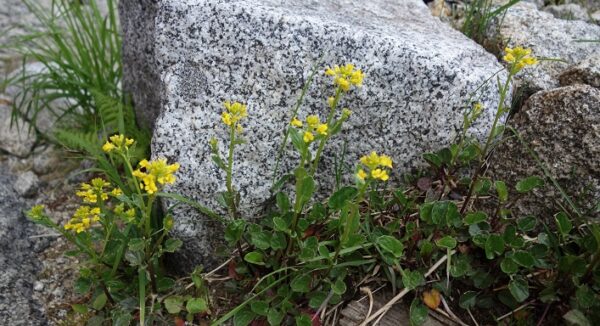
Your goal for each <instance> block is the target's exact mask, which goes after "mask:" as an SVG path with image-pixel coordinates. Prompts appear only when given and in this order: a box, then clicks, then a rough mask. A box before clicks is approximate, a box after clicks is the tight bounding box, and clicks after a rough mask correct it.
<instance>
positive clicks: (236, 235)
mask: <svg viewBox="0 0 600 326" xmlns="http://www.w3.org/2000/svg"><path fill="white" fill-rule="evenodd" d="M245 228H246V221H245V220H243V219H237V220H234V221H231V222H229V224H227V227H226V228H225V240H226V241H227V242H229V243H236V242H238V241H239V240H240V239H241V238H242V234H243V233H244V229H245Z"/></svg>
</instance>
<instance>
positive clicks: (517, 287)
mask: <svg viewBox="0 0 600 326" xmlns="http://www.w3.org/2000/svg"><path fill="white" fill-rule="evenodd" d="M508 290H509V291H510V294H512V296H513V297H514V298H515V300H517V301H518V302H523V301H525V299H527V298H528V297H529V286H528V284H527V281H526V280H525V279H523V278H520V277H519V278H514V279H513V280H511V281H510V283H508Z"/></svg>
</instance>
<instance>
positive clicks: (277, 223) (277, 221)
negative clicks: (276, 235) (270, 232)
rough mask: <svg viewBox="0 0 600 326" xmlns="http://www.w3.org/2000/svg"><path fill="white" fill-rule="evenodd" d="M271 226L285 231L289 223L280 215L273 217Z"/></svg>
mask: <svg viewBox="0 0 600 326" xmlns="http://www.w3.org/2000/svg"><path fill="white" fill-rule="evenodd" d="M273 226H274V228H275V230H276V231H281V232H285V231H288V230H289V227H290V226H289V224H288V223H287V221H286V220H284V219H283V218H282V217H280V216H275V217H273Z"/></svg>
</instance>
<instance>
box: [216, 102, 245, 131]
mask: <svg viewBox="0 0 600 326" xmlns="http://www.w3.org/2000/svg"><path fill="white" fill-rule="evenodd" d="M223 105H224V106H225V111H223V113H221V120H223V123H224V124H226V125H227V126H230V127H232V126H233V127H235V128H236V130H237V131H238V132H242V131H243V128H242V125H240V124H239V123H238V122H239V121H240V120H242V119H243V118H245V117H247V116H248V110H247V108H246V105H244V104H242V103H239V102H233V103H232V102H230V101H225V103H223Z"/></svg>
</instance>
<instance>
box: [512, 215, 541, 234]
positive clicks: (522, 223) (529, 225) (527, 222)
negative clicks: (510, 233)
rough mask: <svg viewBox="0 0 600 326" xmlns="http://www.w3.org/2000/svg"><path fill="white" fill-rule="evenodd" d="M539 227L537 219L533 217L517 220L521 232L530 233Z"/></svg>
mask: <svg viewBox="0 0 600 326" xmlns="http://www.w3.org/2000/svg"><path fill="white" fill-rule="evenodd" d="M536 225H537V219H536V218H535V217H533V216H526V217H522V218H520V219H519V220H517V226H518V227H519V230H521V231H523V232H529V231H531V230H533V229H534V228H535V226H536Z"/></svg>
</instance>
